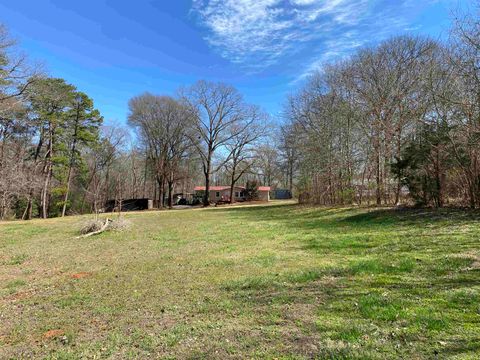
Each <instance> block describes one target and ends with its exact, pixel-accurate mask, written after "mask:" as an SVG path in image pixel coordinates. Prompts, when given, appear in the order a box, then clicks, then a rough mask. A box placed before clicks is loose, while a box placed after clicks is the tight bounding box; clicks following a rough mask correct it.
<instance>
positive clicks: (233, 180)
mask: <svg viewBox="0 0 480 360" xmlns="http://www.w3.org/2000/svg"><path fill="white" fill-rule="evenodd" d="M234 188H235V166H234V167H233V169H232V176H231V177H230V204H233V203H234V202H235V196H234V195H235V194H234Z"/></svg>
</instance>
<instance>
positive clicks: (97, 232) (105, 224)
mask: <svg viewBox="0 0 480 360" xmlns="http://www.w3.org/2000/svg"><path fill="white" fill-rule="evenodd" d="M111 222H112V220H111V219H109V218H106V219H105V222H104V223H103V225H102V227H101V228H100V229H98V230H96V231H92V232H89V233H87V234H84V235H80V236H77V237H76V238H75V239H82V238H86V237H89V236H93V235H98V234H101V233H102V232H104V231H105V230H107V228H108V225H110V223H111Z"/></svg>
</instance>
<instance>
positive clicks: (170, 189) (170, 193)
mask: <svg viewBox="0 0 480 360" xmlns="http://www.w3.org/2000/svg"><path fill="white" fill-rule="evenodd" d="M173 183H174V181H173V179H172V178H170V179H169V180H168V208H169V209H171V208H172V207H173Z"/></svg>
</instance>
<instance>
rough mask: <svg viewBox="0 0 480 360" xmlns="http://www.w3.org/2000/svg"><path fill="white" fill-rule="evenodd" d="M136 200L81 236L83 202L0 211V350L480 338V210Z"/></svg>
mask: <svg viewBox="0 0 480 360" xmlns="http://www.w3.org/2000/svg"><path fill="white" fill-rule="evenodd" d="M125 216H126V217H127V218H128V219H129V220H131V221H132V223H133V226H132V228H131V229H129V230H127V231H125V232H109V233H104V234H101V235H99V236H96V237H92V238H86V239H75V236H76V235H77V231H78V229H79V228H80V226H81V224H82V222H83V221H84V220H85V218H88V217H69V218H65V219H49V220H46V221H41V220H35V221H32V222H17V223H16V222H10V223H6V224H1V225H0V297H1V298H0V316H1V320H2V326H0V358H19V359H20V358H26V357H33V358H52V359H57V358H62V359H70V358H74V359H77V358H78V359H82V358H94V357H96V358H108V357H113V358H147V357H153V358H158V357H161V358H178V359H184V358H196V359H197V358H205V359H210V358H217V359H224V358H267V359H274V358H278V359H310V358H319V359H323V358H333V359H341V358H348V359H350V358H359V359H371V358H378V359H384V358H425V359H429V358H434V357H435V356H437V357H440V358H464V359H468V358H470V359H475V358H478V356H479V354H480V336H479V334H480V305H479V304H480V235H479V234H480V216H479V214H478V213H477V212H471V211H460V210H437V211H434V210H403V211H400V210H397V211H394V210H388V209H385V210H367V209H348V208H339V209H321V208H309V207H302V206H298V205H293V204H291V203H285V204H282V203H280V204H275V203H273V204H271V205H269V206H252V207H231V208H230V207H225V208H215V209H206V210H185V211H172V212H168V211H164V212H144V213H129V214H126V215H125ZM52 330H56V331H53V332H52ZM49 334H62V335H61V336H60V335H58V336H57V335H55V336H50V335H49Z"/></svg>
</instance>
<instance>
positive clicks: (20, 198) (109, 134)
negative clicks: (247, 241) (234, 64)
mask: <svg viewBox="0 0 480 360" xmlns="http://www.w3.org/2000/svg"><path fill="white" fill-rule="evenodd" d="M128 106H129V113H128V119H127V124H125V125H120V124H111V123H110V124H109V123H108V122H107V123H105V122H104V119H103V117H102V115H101V114H100V112H99V111H98V110H97V109H96V108H95V105H94V103H93V100H92V99H91V98H90V97H89V96H88V95H87V94H85V93H83V92H81V91H79V90H78V89H77V88H76V87H75V86H74V85H72V84H69V83H67V82H66V81H65V80H63V79H59V78H52V77H50V76H48V75H47V74H45V72H44V71H42V69H41V68H40V67H38V66H36V65H33V64H32V63H31V61H30V60H29V59H28V58H27V57H26V56H25V55H23V54H21V52H20V50H19V48H18V46H17V44H16V43H15V41H13V40H12V39H11V37H10V36H9V34H8V32H7V30H6V28H5V27H3V26H2V27H0V219H5V218H19V219H31V218H33V217H40V218H47V217H53V216H65V215H66V214H80V213H89V212H95V213H98V212H101V211H102V209H103V208H104V205H105V203H106V202H107V201H108V200H115V201H118V202H121V201H122V200H124V199H132V198H133V199H139V198H149V199H153V200H154V203H155V207H157V208H162V207H172V206H173V205H174V202H175V199H174V195H175V194H181V195H182V196H184V195H185V194H187V193H191V192H192V191H193V187H194V186H195V185H205V187H206V191H205V192H204V193H203V194H204V195H203V198H202V199H199V201H201V202H202V203H203V204H204V205H209V203H210V199H209V191H208V189H209V187H210V186H211V185H212V184H214V185H215V184H221V185H228V186H230V194H231V196H230V198H231V201H233V199H234V196H233V193H234V188H235V186H237V185H245V183H247V182H249V183H257V184H258V185H274V184H281V183H282V180H276V179H281V178H282V177H281V176H280V175H279V174H280V173H281V171H280V170H278V169H280V167H279V164H280V163H281V161H280V157H279V156H280V155H279V154H280V153H279V152H277V150H276V148H275V146H274V145H273V141H272V139H273V137H272V135H271V134H272V133H274V132H275V131H274V130H272V129H273V128H272V127H271V126H270V125H269V123H270V121H269V117H268V115H267V114H266V113H265V112H264V111H262V110H261V109H260V108H259V107H258V106H254V105H251V104H248V103H247V102H246V101H245V100H244V98H243V96H242V95H241V93H240V92H239V91H238V90H236V89H235V88H234V87H232V86H229V85H226V84H223V83H214V82H207V81H198V82H197V83H195V84H193V85H191V86H186V87H182V88H180V89H179V90H178V91H177V93H176V94H174V95H156V94H150V93H144V94H141V95H138V96H135V97H133V98H132V99H130V101H129V104H128ZM272 154H273V155H272ZM274 168H275V169H276V170H275V171H276V172H274V171H273V169H274ZM277 175H278V176H277Z"/></svg>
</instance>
